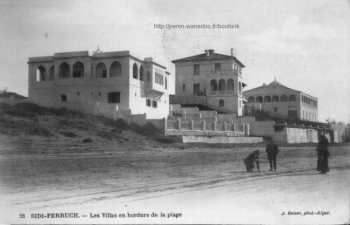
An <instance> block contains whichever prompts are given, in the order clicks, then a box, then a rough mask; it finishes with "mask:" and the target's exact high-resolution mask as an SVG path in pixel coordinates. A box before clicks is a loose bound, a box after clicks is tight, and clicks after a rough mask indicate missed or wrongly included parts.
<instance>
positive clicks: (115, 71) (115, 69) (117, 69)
mask: <svg viewBox="0 0 350 225" xmlns="http://www.w3.org/2000/svg"><path fill="white" fill-rule="evenodd" d="M121 75H122V65H120V63H119V62H118V61H114V62H113V63H112V65H111V67H110V68H109V76H110V77H119V76H121Z"/></svg>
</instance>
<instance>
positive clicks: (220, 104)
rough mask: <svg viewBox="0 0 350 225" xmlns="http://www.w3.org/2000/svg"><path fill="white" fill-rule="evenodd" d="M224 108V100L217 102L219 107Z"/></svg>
mask: <svg viewBox="0 0 350 225" xmlns="http://www.w3.org/2000/svg"><path fill="white" fill-rule="evenodd" d="M224 106H225V101H224V99H220V100H219V107H224Z"/></svg>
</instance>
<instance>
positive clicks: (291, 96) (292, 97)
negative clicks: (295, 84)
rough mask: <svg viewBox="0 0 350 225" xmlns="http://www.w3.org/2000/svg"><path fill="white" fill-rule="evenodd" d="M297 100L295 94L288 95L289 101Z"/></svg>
mask: <svg viewBox="0 0 350 225" xmlns="http://www.w3.org/2000/svg"><path fill="white" fill-rule="evenodd" d="M296 100H297V98H296V97H295V95H290V96H289V101H290V102H295V101H296Z"/></svg>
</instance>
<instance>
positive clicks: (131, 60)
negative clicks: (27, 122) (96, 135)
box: [28, 51, 172, 119]
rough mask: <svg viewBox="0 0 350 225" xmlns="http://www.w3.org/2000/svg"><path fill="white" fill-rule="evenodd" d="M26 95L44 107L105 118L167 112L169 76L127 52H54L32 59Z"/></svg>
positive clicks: (164, 114)
mask: <svg viewBox="0 0 350 225" xmlns="http://www.w3.org/2000/svg"><path fill="white" fill-rule="evenodd" d="M28 66H29V74H28V75H29V99H30V100H31V101H34V102H35V103H37V104H39V105H43V106H47V107H65V108H68V109H75V110H80V111H85V112H87V113H93V114H101V115H105V116H107V117H113V118H116V117H125V116H126V117H127V116H131V115H144V116H145V118H147V119H160V118H166V117H167V116H168V114H169V94H171V93H170V91H169V81H170V80H172V79H169V78H170V76H171V75H170V74H169V73H168V72H167V70H166V67H164V66H162V65H160V64H158V63H156V62H154V61H153V60H152V58H145V59H143V60H142V59H139V58H137V57H135V56H133V55H131V54H130V52H129V51H117V52H101V51H96V52H95V53H94V54H92V55H89V53H88V51H81V52H64V53H55V54H54V55H53V56H46V57H32V58H29V61H28Z"/></svg>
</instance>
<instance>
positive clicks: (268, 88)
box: [243, 80, 318, 122]
mask: <svg viewBox="0 0 350 225" xmlns="http://www.w3.org/2000/svg"><path fill="white" fill-rule="evenodd" d="M243 95H244V96H245V98H246V99H247V102H246V106H245V107H246V112H247V114H249V113H251V112H252V111H256V110H258V111H264V112H268V113H270V114H271V115H275V116H277V117H282V118H284V119H289V120H301V121H312V122H317V121H318V109H317V108H318V100H317V98H316V97H313V96H311V95H308V94H306V93H304V92H302V91H298V90H295V89H292V88H289V87H286V86H284V85H282V84H281V83H279V82H277V81H276V80H275V81H273V82H271V83H270V84H267V85H265V84H263V85H261V86H259V87H256V88H253V89H251V90H247V91H244V93H243Z"/></svg>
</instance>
